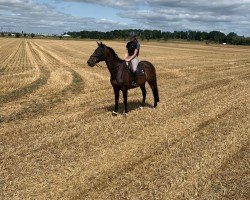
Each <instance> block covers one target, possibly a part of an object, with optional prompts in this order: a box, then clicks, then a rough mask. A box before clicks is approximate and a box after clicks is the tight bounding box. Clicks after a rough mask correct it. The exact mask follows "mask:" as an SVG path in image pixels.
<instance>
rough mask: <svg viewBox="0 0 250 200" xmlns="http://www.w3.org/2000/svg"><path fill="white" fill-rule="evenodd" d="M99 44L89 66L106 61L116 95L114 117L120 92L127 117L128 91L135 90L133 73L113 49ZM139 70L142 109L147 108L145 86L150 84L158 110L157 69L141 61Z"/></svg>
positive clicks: (88, 62)
mask: <svg viewBox="0 0 250 200" xmlns="http://www.w3.org/2000/svg"><path fill="white" fill-rule="evenodd" d="M97 44H98V47H97V49H96V50H95V51H94V53H93V54H92V55H91V56H90V58H89V59H88V61H87V64H88V65H89V66H90V67H94V66H95V65H98V63H99V62H102V61H104V62H105V63H106V65H107V67H108V70H109V72H110V83H111V85H112V87H113V90H114V95H115V107H114V111H113V112H112V115H114V116H117V115H118V103H119V94H120V91H122V93H123V104H124V114H125V115H127V114H128V106H127V100H128V90H130V89H134V88H135V87H133V86H132V76H131V75H132V73H131V71H130V69H129V67H128V66H127V64H126V62H125V60H122V59H120V58H119V57H118V55H117V54H116V53H115V51H114V50H113V49H112V48H111V47H108V46H106V45H105V44H103V43H102V42H101V43H99V42H97ZM137 69H139V70H140V71H141V74H140V75H138V76H136V81H137V87H140V88H141V91H142V104H141V105H142V107H143V106H145V101H146V94H147V92H146V88H145V84H146V82H148V84H149V85H150V87H151V89H152V92H153V96H154V108H156V107H157V103H158V102H159V94H158V87H157V79H156V70H155V67H154V66H153V64H152V63H150V62H148V61H141V62H139V64H138V67H137Z"/></svg>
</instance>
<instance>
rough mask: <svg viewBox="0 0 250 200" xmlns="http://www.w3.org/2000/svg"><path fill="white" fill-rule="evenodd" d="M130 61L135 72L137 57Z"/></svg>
mask: <svg viewBox="0 0 250 200" xmlns="http://www.w3.org/2000/svg"><path fill="white" fill-rule="evenodd" d="M130 62H131V67H132V71H133V72H135V71H136V69H137V66H138V63H139V58H138V57H137V56H136V57H135V58H134V59H133V60H131V61H130Z"/></svg>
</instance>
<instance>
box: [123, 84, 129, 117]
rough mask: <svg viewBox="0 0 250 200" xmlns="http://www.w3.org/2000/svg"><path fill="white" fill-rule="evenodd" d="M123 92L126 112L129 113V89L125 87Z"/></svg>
mask: <svg viewBox="0 0 250 200" xmlns="http://www.w3.org/2000/svg"><path fill="white" fill-rule="evenodd" d="M122 93H123V104H124V113H125V114H127V113H128V90H127V89H123V90H122Z"/></svg>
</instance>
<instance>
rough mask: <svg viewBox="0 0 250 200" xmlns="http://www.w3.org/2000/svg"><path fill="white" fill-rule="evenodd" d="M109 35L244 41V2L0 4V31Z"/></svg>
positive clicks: (247, 15) (248, 1)
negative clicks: (131, 32)
mask: <svg viewBox="0 0 250 200" xmlns="http://www.w3.org/2000/svg"><path fill="white" fill-rule="evenodd" d="M115 29H157V30H162V31H171V32H172V31H175V30H177V31H180V30H183V31H186V30H195V31H207V32H210V31H213V30H218V31H221V32H224V33H225V34H227V33H229V32H236V33H237V34H238V35H245V36H250V0H209V1H208V0H148V1H139V0H99V1H98V0H92V1H91V0H50V1H49V0H0V31H7V32H8V31H13V32H14V31H15V32H21V31H24V32H27V33H31V32H33V33H49V34H52V33H55V34H61V33H64V32H68V31H80V30H98V31H109V30H115Z"/></svg>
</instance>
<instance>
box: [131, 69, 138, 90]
mask: <svg viewBox="0 0 250 200" xmlns="http://www.w3.org/2000/svg"><path fill="white" fill-rule="evenodd" d="M132 86H133V87H137V83H136V72H133V82H132Z"/></svg>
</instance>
